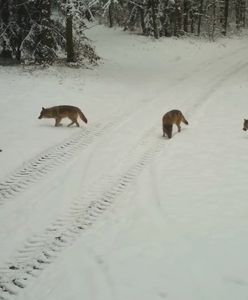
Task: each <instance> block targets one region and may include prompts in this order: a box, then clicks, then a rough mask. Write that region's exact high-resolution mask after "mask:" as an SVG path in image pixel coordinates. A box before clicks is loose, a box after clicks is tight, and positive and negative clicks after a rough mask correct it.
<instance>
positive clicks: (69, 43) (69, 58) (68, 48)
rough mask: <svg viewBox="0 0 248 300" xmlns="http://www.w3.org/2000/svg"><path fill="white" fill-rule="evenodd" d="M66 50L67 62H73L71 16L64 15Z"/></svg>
mask: <svg viewBox="0 0 248 300" xmlns="http://www.w3.org/2000/svg"><path fill="white" fill-rule="evenodd" d="M66 52H67V62H74V61H75V57H74V47H73V30H72V16H71V15H68V16H67V17H66Z"/></svg>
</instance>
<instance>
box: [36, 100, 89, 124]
mask: <svg viewBox="0 0 248 300" xmlns="http://www.w3.org/2000/svg"><path fill="white" fill-rule="evenodd" d="M78 116H79V117H80V118H81V119H82V120H83V121H84V122H85V123H87V122H88V121H87V119H86V117H85V115H84V114H83V113H82V111H81V110H80V109H79V108H78V107H76V106H71V105H59V106H53V107H49V108H44V107H42V110H41V112H40V116H39V118H38V119H42V118H52V119H55V126H59V125H60V121H61V120H62V119H63V118H69V119H70V120H71V123H70V124H69V125H68V126H71V125H73V124H76V125H77V127H79V123H78V121H77V118H78Z"/></svg>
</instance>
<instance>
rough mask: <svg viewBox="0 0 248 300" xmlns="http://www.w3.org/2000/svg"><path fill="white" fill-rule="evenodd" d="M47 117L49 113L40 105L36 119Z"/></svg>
mask: <svg viewBox="0 0 248 300" xmlns="http://www.w3.org/2000/svg"><path fill="white" fill-rule="evenodd" d="M48 117H49V113H48V110H47V109H46V108H44V107H42V109H41V112H40V115H39V117H38V119H42V118H48Z"/></svg>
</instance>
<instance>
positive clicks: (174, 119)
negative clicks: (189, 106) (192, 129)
mask: <svg viewBox="0 0 248 300" xmlns="http://www.w3.org/2000/svg"><path fill="white" fill-rule="evenodd" d="M181 122H183V123H184V124H186V125H188V124H189V123H188V121H187V120H186V119H185V117H184V115H183V114H182V112H181V111H180V110H177V109H173V110H171V111H169V112H167V113H166V114H165V115H164V116H163V119H162V125H163V136H165V134H167V136H168V138H169V139H170V138H171V137H172V127H173V124H176V125H177V129H178V132H180V131H181V126H180V124H181Z"/></svg>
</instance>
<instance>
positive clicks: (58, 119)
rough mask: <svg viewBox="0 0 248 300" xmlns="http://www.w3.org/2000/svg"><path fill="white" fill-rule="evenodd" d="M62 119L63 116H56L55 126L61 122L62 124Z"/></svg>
mask: <svg viewBox="0 0 248 300" xmlns="http://www.w3.org/2000/svg"><path fill="white" fill-rule="evenodd" d="M61 119H62V118H56V119H55V126H56V127H58V126H59V125H61V124H60V122H61Z"/></svg>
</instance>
